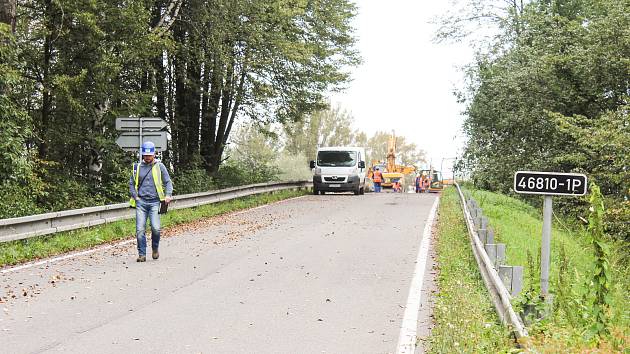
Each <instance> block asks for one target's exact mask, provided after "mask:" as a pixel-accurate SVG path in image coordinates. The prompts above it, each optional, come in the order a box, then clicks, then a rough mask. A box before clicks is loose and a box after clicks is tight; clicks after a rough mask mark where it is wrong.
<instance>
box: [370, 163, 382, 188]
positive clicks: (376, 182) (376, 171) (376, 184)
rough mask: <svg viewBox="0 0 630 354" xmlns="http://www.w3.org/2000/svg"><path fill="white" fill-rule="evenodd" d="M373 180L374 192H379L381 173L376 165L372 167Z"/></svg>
mask: <svg viewBox="0 0 630 354" xmlns="http://www.w3.org/2000/svg"><path fill="white" fill-rule="evenodd" d="M372 180H373V181H374V192H376V193H380V192H381V183H383V174H382V173H381V171H379V169H378V167H376V168H375V169H374V176H373V177H372Z"/></svg>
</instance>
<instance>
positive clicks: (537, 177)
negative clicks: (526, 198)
mask: <svg viewBox="0 0 630 354" xmlns="http://www.w3.org/2000/svg"><path fill="white" fill-rule="evenodd" d="M586 182H587V180H586V176H585V175H583V174H580V173H558V172H534V171H518V172H516V173H515V174H514V191H515V192H516V193H523V194H544V195H585V194H586V189H587V184H586Z"/></svg>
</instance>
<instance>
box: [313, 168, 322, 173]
mask: <svg viewBox="0 0 630 354" xmlns="http://www.w3.org/2000/svg"><path fill="white" fill-rule="evenodd" d="M314 174H316V175H321V174H322V169H321V168H319V167H315V170H314Z"/></svg>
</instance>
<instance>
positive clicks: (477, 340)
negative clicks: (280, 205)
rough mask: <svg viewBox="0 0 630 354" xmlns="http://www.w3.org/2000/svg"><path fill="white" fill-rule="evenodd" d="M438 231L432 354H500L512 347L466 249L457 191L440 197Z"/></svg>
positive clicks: (451, 188) (453, 190)
mask: <svg viewBox="0 0 630 354" xmlns="http://www.w3.org/2000/svg"><path fill="white" fill-rule="evenodd" d="M437 225H438V230H437V248H436V249H437V262H438V265H439V276H438V287H439V289H440V290H439V293H438V294H437V299H436V304H435V307H434V312H433V313H434V318H435V327H434V328H433V329H432V331H431V336H430V338H429V351H430V352H431V353H500V352H507V351H510V350H512V349H513V347H514V342H513V341H512V340H511V339H510V333H509V332H508V330H507V329H506V328H505V327H504V326H503V325H502V324H501V323H500V322H499V318H498V317H497V315H496V313H495V312H494V307H493V306H492V302H491V300H490V296H489V295H488V291H487V290H486V288H485V285H484V283H483V279H482V278H481V275H480V273H479V270H478V267H477V262H476V261H475V258H474V256H473V253H472V250H471V248H470V241H469V238H468V231H467V229H466V223H465V222H464V218H463V213H462V210H461V206H460V203H459V196H458V195H457V189H456V188H454V187H448V188H446V189H445V190H444V192H443V193H442V199H441V202H440V210H439V218H438V222H437Z"/></svg>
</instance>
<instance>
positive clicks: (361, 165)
mask: <svg viewBox="0 0 630 354" xmlns="http://www.w3.org/2000/svg"><path fill="white" fill-rule="evenodd" d="M310 167H311V169H312V170H313V194H325V193H326V192H353V193H354V194H355V195H359V194H363V193H365V173H366V168H365V149H364V148H362V147H353V146H332V147H322V148H319V149H317V160H314V161H311V163H310Z"/></svg>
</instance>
